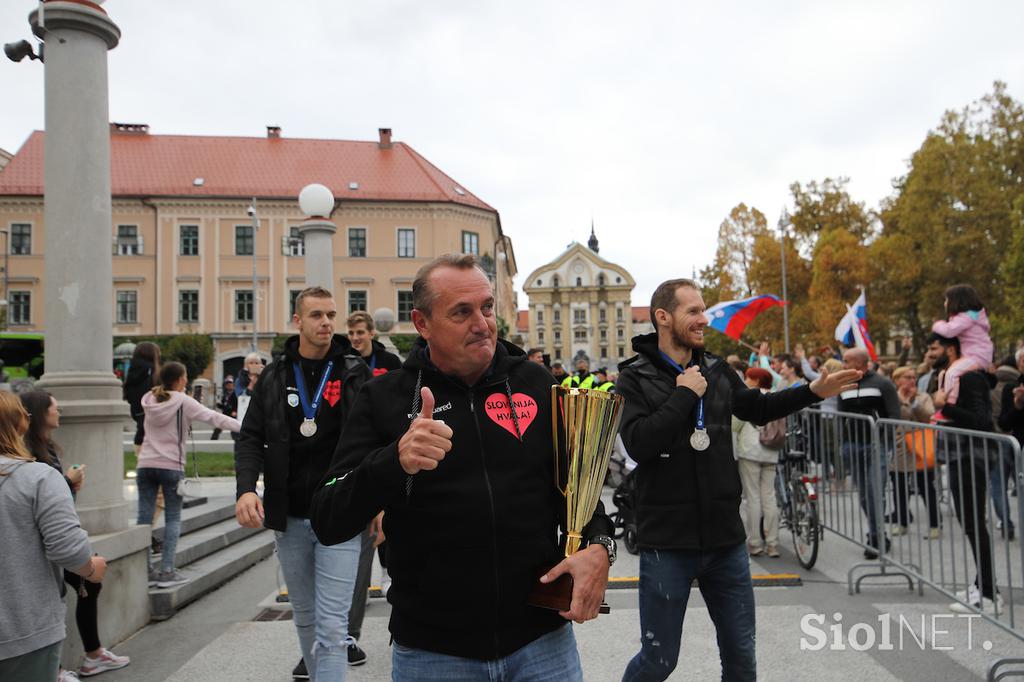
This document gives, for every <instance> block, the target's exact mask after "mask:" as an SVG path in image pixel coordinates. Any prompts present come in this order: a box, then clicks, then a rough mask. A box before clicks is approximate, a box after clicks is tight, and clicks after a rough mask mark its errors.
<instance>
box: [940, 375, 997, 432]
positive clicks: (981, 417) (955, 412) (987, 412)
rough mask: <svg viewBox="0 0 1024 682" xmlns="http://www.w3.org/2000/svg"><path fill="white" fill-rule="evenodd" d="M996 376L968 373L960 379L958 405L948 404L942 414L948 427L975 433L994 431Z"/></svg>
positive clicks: (943, 408)
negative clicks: (993, 391) (993, 396)
mask: <svg viewBox="0 0 1024 682" xmlns="http://www.w3.org/2000/svg"><path fill="white" fill-rule="evenodd" d="M995 380H996V378H995V376H993V375H991V374H989V373H988V372H980V371H974V372H967V373H965V374H963V375H962V376H961V377H960V393H959V394H958V396H957V399H956V405H949V404H946V405H944V406H943V407H942V414H944V415H945V416H946V418H947V419H948V420H949V421H948V422H946V424H945V425H946V426H954V427H956V428H958V429H973V430H974V431H992V430H993V428H992V393H991V391H992V387H993V386H995Z"/></svg>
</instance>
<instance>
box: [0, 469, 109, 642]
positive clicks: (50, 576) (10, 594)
mask: <svg viewBox="0 0 1024 682" xmlns="http://www.w3.org/2000/svg"><path fill="white" fill-rule="evenodd" d="M0 474H2V475H0V547H2V548H3V549H2V550H0V575H3V576H4V580H5V584H4V586H3V589H0V614H3V616H2V617H0V660H3V659H6V658H13V657H15V656H20V655H22V654H26V653H29V652H30V651H35V650H36V649H41V648H42V647H45V646H49V645H51V644H54V643H56V642H60V641H61V640H63V639H64V638H65V637H66V636H67V632H66V630H65V627H64V613H65V611H64V600H63V585H64V581H63V580H62V575H61V571H60V569H61V568H66V569H68V570H69V571H73V570H75V569H77V568H80V567H81V566H83V565H84V564H85V563H86V562H87V561H89V558H90V557H91V556H92V547H91V545H90V544H89V536H88V535H87V534H86V532H85V531H84V530H82V527H81V526H80V525H79V522H78V514H77V513H76V512H75V505H74V502H72V500H71V492H70V491H69V490H68V484H67V482H66V481H65V480H64V477H63V476H61V475H60V473H59V472H58V471H57V470H56V469H54V468H53V467H50V466H48V465H46V464H43V463H42V462H25V461H22V460H15V459H11V458H10V457H7V456H5V455H0Z"/></svg>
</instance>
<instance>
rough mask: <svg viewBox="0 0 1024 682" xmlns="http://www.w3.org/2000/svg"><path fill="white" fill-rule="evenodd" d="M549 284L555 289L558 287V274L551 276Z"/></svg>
mask: <svg viewBox="0 0 1024 682" xmlns="http://www.w3.org/2000/svg"><path fill="white" fill-rule="evenodd" d="M551 286H552V287H553V288H555V289H557V288H558V275H555V276H554V277H552V278H551Z"/></svg>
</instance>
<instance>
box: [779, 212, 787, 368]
mask: <svg viewBox="0 0 1024 682" xmlns="http://www.w3.org/2000/svg"><path fill="white" fill-rule="evenodd" d="M788 223H789V213H788V212H787V211H786V209H782V215H780V216H779V242H780V243H781V244H782V252H781V253H782V300H783V301H785V305H783V306H782V326H783V332H784V334H785V341H786V352H787V353H789V296H788V294H787V292H786V225H787V224H788Z"/></svg>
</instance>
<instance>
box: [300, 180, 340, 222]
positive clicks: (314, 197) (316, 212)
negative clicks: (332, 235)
mask: <svg viewBox="0 0 1024 682" xmlns="http://www.w3.org/2000/svg"><path fill="white" fill-rule="evenodd" d="M299 208H300V209H302V213H303V214H304V215H305V216H306V217H307V218H326V217H327V216H329V215H331V211H333V210H334V195H333V194H331V190H329V189H327V188H326V187H324V186H323V185H321V184H319V183H313V184H311V185H306V186H305V187H303V188H302V191H301V192H299Z"/></svg>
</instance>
